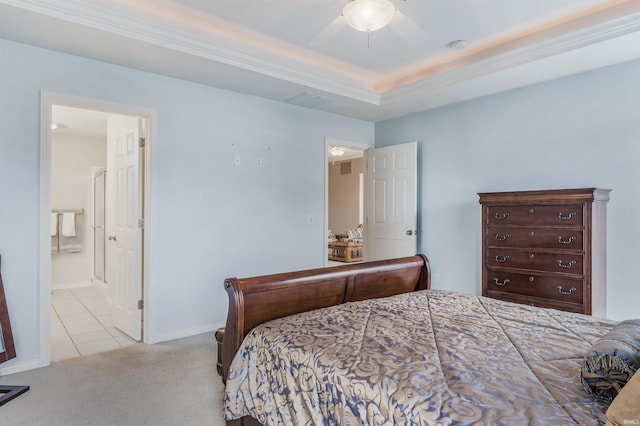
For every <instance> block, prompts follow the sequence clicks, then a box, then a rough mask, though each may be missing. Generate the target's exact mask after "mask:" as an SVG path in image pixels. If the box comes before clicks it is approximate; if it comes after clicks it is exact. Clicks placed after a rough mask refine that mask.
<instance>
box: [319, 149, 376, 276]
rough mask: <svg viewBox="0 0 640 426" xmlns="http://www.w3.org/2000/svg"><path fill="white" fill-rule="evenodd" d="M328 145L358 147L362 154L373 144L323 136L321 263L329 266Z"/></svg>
mask: <svg viewBox="0 0 640 426" xmlns="http://www.w3.org/2000/svg"><path fill="white" fill-rule="evenodd" d="M329 146H343V147H345V148H351V149H359V150H362V152H363V155H364V151H366V150H368V149H370V148H373V144H366V143H362V142H351V141H344V140H340V139H334V138H329V137H325V138H324V155H323V160H324V167H323V169H322V170H324V229H323V231H322V235H323V239H322V247H323V248H322V255H323V256H324V260H323V261H322V264H323V265H324V266H329V257H328V256H327V239H328V238H329Z"/></svg>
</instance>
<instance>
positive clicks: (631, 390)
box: [607, 372, 640, 426]
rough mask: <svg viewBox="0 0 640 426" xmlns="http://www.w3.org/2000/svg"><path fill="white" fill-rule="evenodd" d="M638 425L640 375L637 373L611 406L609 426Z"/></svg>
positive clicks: (608, 414)
mask: <svg viewBox="0 0 640 426" xmlns="http://www.w3.org/2000/svg"><path fill="white" fill-rule="evenodd" d="M637 424H640V373H637V372H636V374H634V375H633V377H632V378H631V380H629V382H628V383H627V384H626V386H625V387H624V389H622V390H621V391H620V393H619V394H618V396H616V398H615V399H614V400H613V402H612V403H611V405H610V406H609V409H608V410H607V425H611V426H623V425H637Z"/></svg>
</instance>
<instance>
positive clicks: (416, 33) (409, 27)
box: [389, 10, 429, 46]
mask: <svg viewBox="0 0 640 426" xmlns="http://www.w3.org/2000/svg"><path fill="white" fill-rule="evenodd" d="M389 28H390V29H391V30H392V31H394V32H395V33H397V34H398V35H399V36H400V37H402V38H403V39H404V40H405V41H406V42H407V43H409V44H410V45H412V46H416V45H418V44H420V43H422V42H423V41H425V40H426V39H427V38H429V33H427V32H426V31H425V30H423V29H422V28H420V27H419V26H418V25H416V24H415V22H413V21H412V20H411V19H409V18H407V16H406V15H405V14H404V13H402V12H400V11H399V10H396V13H395V15H394V16H393V19H392V20H391V22H390V23H389Z"/></svg>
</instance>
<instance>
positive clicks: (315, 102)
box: [285, 92, 333, 108]
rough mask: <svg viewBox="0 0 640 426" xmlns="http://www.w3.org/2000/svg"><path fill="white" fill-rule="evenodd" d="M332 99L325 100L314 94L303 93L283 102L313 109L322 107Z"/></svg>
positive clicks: (325, 98) (323, 97)
mask: <svg viewBox="0 0 640 426" xmlns="http://www.w3.org/2000/svg"><path fill="white" fill-rule="evenodd" d="M332 100H333V99H331V98H327V97H325V96H322V95H318V94H315V93H309V92H304V93H303V94H301V95H298V96H294V97H293V98H291V99H287V100H286V101H285V102H286V103H288V104H293V105H300V106H303V107H307V108H315V107H317V106H320V105H324V104H326V103H328V102H331V101H332Z"/></svg>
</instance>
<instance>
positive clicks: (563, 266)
mask: <svg viewBox="0 0 640 426" xmlns="http://www.w3.org/2000/svg"><path fill="white" fill-rule="evenodd" d="M556 263H557V264H558V266H559V267H561V268H564V269H569V268H571V267H572V266H573V265H575V264H576V261H575V260H570V261H569V263H567V264H566V265H565V264H563V263H562V259H558V260H556Z"/></svg>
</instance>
